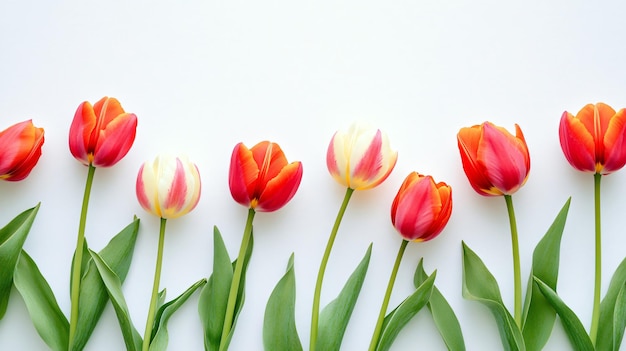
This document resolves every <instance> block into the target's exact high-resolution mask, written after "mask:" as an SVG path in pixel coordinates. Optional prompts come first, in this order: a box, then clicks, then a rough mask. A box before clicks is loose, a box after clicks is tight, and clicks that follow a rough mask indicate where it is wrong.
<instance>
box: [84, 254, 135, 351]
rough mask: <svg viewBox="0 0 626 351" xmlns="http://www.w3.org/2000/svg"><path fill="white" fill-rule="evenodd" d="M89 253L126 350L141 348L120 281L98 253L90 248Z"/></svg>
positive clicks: (132, 350)
mask: <svg viewBox="0 0 626 351" xmlns="http://www.w3.org/2000/svg"><path fill="white" fill-rule="evenodd" d="M89 254H90V256H91V259H92V262H93V263H94V266H95V267H96V270H97V272H98V273H99V276H100V277H101V278H102V282H103V283H104V286H105V287H106V291H107V293H108V294H109V297H110V300H111V304H112V305H113V308H114V309H115V314H116V315H117V320H118V322H119V325H120V329H121V330H122V336H123V337H124V343H125V344H126V350H128V351H138V350H141V343H142V340H141V335H139V332H137V329H135V327H134V325H133V322H132V320H131V318H130V313H129V312H128V307H127V305H126V300H125V299H124V293H123V292H122V282H121V281H120V278H119V277H118V276H117V274H115V272H113V270H112V269H111V268H110V267H109V266H108V265H107V263H106V262H105V261H104V259H103V258H102V257H101V256H100V255H98V254H97V253H95V252H94V251H91V250H89Z"/></svg>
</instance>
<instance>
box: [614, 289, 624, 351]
mask: <svg viewBox="0 0 626 351" xmlns="http://www.w3.org/2000/svg"><path fill="white" fill-rule="evenodd" d="M613 321H614V322H613V345H615V346H614V350H616V351H617V350H619V346H620V345H621V343H622V339H623V338H624V328H626V284H625V285H622V288H621V289H620V290H619V294H617V300H616V301H615V313H614V314H613Z"/></svg>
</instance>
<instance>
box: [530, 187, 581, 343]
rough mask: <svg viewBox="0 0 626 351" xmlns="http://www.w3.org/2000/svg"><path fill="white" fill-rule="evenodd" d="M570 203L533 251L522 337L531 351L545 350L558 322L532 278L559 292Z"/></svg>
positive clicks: (564, 206)
mask: <svg viewBox="0 0 626 351" xmlns="http://www.w3.org/2000/svg"><path fill="white" fill-rule="evenodd" d="M570 200H571V199H567V201H566V202H565V205H563V208H561V211H560V212H559V214H558V215H557V216H556V218H555V219H554V222H553V223H552V225H551V226H550V228H549V229H548V231H547V232H546V234H545V235H544V236H543V238H542V239H541V241H539V243H538V244H537V246H536V247H535V251H534V252H533V265H532V270H531V272H530V276H529V278H528V289H527V292H526V300H525V302H524V315H523V320H522V334H523V335H524V343H525V345H526V350H528V351H539V350H541V349H543V347H544V346H545V344H546V343H547V342H548V339H549V338H550V334H551V333H552V328H553V327H554V321H555V320H556V312H555V311H554V309H553V308H552V306H551V305H550V303H549V302H548V301H547V300H546V298H545V297H544V296H543V294H542V293H541V292H540V291H539V288H538V287H537V285H535V284H533V275H534V276H536V277H537V278H539V279H541V281H543V282H544V283H546V284H547V285H548V286H549V287H550V288H552V290H555V291H556V283H557V279H558V276H559V256H560V252H561V237H562V236H563V229H564V228H565V221H566V219H567V212H568V210H569V205H570Z"/></svg>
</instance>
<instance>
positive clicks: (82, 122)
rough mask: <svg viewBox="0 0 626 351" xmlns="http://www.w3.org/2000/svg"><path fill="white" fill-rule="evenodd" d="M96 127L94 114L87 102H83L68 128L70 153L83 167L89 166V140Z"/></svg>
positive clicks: (90, 151)
mask: <svg viewBox="0 0 626 351" xmlns="http://www.w3.org/2000/svg"><path fill="white" fill-rule="evenodd" d="M95 127H96V114H95V112H94V110H93V107H92V106H91V104H90V103H89V102H88V101H84V102H83V103H81V104H80V105H78V108H77V109H76V113H75V114H74V119H73V120H72V125H71V126H70V136H69V145H70V152H71V153H72V155H73V156H74V158H76V159H77V160H79V161H81V162H82V163H83V164H84V165H89V162H91V160H89V159H88V157H89V154H90V153H93V150H89V140H90V139H91V133H92V131H93V130H94V128H95Z"/></svg>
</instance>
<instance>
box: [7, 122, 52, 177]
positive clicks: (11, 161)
mask: <svg viewBox="0 0 626 351" xmlns="http://www.w3.org/2000/svg"><path fill="white" fill-rule="evenodd" d="M43 142H44V130H43V128H37V127H35V126H34V125H33V122H32V121H31V120H27V121H24V122H20V123H17V124H14V125H12V126H10V127H9V128H7V129H5V130H3V131H2V132H0V150H2V152H1V153H0V179H2V180H6V181H18V180H22V179H24V178H26V177H27V176H28V175H29V174H30V171H31V170H32V169H33V167H35V165H36V164H37V161H39V157H40V156H41V146H42V145H43Z"/></svg>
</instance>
